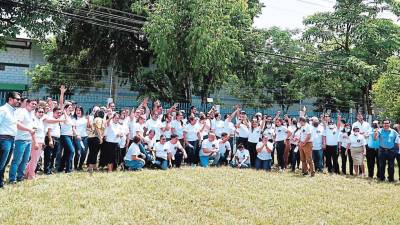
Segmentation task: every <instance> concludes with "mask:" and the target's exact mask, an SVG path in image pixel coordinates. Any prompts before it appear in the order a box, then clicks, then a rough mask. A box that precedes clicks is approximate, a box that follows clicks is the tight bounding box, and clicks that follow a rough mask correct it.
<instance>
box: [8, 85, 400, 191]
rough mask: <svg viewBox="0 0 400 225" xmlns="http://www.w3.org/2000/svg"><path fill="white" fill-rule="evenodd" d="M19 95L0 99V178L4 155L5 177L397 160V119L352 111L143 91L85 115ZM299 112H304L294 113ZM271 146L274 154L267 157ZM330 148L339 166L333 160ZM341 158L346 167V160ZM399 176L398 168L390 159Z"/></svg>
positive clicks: (353, 168) (380, 164) (356, 168)
mask: <svg viewBox="0 0 400 225" xmlns="http://www.w3.org/2000/svg"><path fill="white" fill-rule="evenodd" d="M60 91H61V94H60V99H59V102H57V101H54V100H53V99H51V98H48V99H47V100H35V99H26V98H24V99H23V98H22V97H21V95H20V94H19V93H17V92H10V93H8V95H7V102H6V103H5V104H4V105H3V106H1V107H0V187H3V186H4V173H5V170H6V168H7V166H8V165H10V167H9V171H8V172H9V176H8V181H9V183H10V184H14V183H16V182H19V181H22V180H24V179H34V178H35V176H36V173H37V172H38V171H39V170H42V171H43V173H44V174H47V175H50V174H52V173H54V172H65V173H70V172H72V171H73V170H77V171H79V170H84V169H86V170H87V171H89V172H93V171H97V170H99V169H103V170H107V171H108V172H112V171H115V170H140V169H142V168H143V167H148V168H159V169H162V170H168V169H169V168H173V167H176V168H179V167H181V165H187V166H193V167H194V166H197V165H199V166H201V167H208V166H210V165H211V166H224V165H225V166H228V165H229V166H232V167H235V168H255V169H257V170H266V171H270V170H271V169H273V168H274V167H276V168H277V170H279V171H285V170H289V169H290V171H293V172H294V171H295V170H296V169H299V170H300V165H301V171H302V174H303V175H305V176H306V175H310V176H314V175H315V172H323V170H324V168H325V167H326V169H327V172H329V173H336V174H350V175H355V176H365V173H366V172H365V168H364V161H365V157H366V159H367V167H368V177H370V178H373V177H374V171H375V167H376V168H377V170H376V171H377V173H376V177H377V178H378V179H379V180H381V181H384V180H385V179H386V176H385V170H386V164H388V166H387V168H388V177H387V178H388V180H389V181H390V182H392V181H394V165H395V159H397V163H398V165H399V167H400V151H399V146H400V137H399V134H398V131H399V129H400V126H398V125H393V126H392V124H391V122H390V121H389V120H383V121H382V122H383V126H380V123H379V122H378V121H374V122H373V123H372V126H371V125H370V124H369V123H368V122H366V121H364V118H363V115H362V114H358V115H357V122H355V123H354V124H349V123H346V121H345V120H343V119H342V118H341V117H340V112H339V113H338V118H337V122H334V120H333V119H332V118H331V117H330V115H329V114H324V115H322V116H321V117H320V118H317V117H312V118H307V117H305V115H300V116H299V118H290V117H289V116H287V115H285V116H284V117H283V118H281V115H280V112H278V113H277V114H276V115H275V116H268V115H262V114H261V113H256V114H255V115H253V116H251V117H248V116H247V114H246V112H245V111H242V110H241V109H240V107H239V106H236V107H235V111H234V112H233V113H231V114H227V115H224V117H223V118H222V115H221V114H220V113H219V112H218V111H217V110H216V109H215V108H214V107H213V108H212V109H211V110H210V111H209V112H197V109H196V108H195V107H191V108H190V111H188V112H185V111H183V110H178V105H177V104H176V105H174V106H172V107H171V108H170V109H163V108H162V106H161V104H160V102H159V101H155V102H153V105H152V108H151V109H150V108H149V106H148V105H149V104H148V101H147V99H145V100H144V101H143V102H142V103H141V104H140V105H139V106H138V107H137V108H135V109H131V110H130V109H123V110H120V111H116V110H115V104H114V103H112V102H110V103H109V104H108V105H107V107H100V106H94V107H93V108H92V109H91V111H90V113H88V115H85V111H84V109H83V108H82V107H80V106H78V105H77V104H76V103H75V102H73V101H65V100H64V93H65V91H66V89H65V87H64V86H62V87H61V88H60ZM303 114H304V113H303ZM275 156H276V157H275ZM339 156H340V158H341V168H339ZM347 165H349V167H347ZM399 178H400V169H399Z"/></svg>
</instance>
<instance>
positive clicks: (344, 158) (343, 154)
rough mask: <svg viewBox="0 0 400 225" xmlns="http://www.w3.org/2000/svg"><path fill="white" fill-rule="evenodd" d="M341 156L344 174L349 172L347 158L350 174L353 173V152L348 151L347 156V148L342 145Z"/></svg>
mask: <svg viewBox="0 0 400 225" xmlns="http://www.w3.org/2000/svg"><path fill="white" fill-rule="evenodd" d="M340 157H341V158H342V174H347V173H346V166H347V159H348V160H349V171H350V175H353V158H351V152H350V151H348V152H347V156H346V148H345V147H343V146H342V147H341V148H340Z"/></svg>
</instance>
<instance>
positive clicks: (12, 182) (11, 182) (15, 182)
mask: <svg viewBox="0 0 400 225" xmlns="http://www.w3.org/2000/svg"><path fill="white" fill-rule="evenodd" d="M8 183H9V184H11V185H13V184H17V181H15V180H12V181H11V180H10V181H9V182H8Z"/></svg>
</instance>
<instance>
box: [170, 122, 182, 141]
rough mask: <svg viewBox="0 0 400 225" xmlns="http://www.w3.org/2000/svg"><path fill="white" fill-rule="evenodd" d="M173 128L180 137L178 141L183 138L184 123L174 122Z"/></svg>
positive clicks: (172, 123)
mask: <svg viewBox="0 0 400 225" xmlns="http://www.w3.org/2000/svg"><path fill="white" fill-rule="evenodd" d="M171 128H174V130H175V134H176V135H178V139H182V138H183V130H184V126H183V125H182V123H181V122H180V121H177V120H173V121H172V122H171Z"/></svg>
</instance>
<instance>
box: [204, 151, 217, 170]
mask: <svg viewBox="0 0 400 225" xmlns="http://www.w3.org/2000/svg"><path fill="white" fill-rule="evenodd" d="M219 156H220V155H219V152H217V153H216V154H215V155H210V156H200V166H201V167H208V163H209V161H210V159H214V161H213V163H212V165H213V166H216V165H218V162H219Z"/></svg>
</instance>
